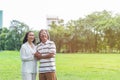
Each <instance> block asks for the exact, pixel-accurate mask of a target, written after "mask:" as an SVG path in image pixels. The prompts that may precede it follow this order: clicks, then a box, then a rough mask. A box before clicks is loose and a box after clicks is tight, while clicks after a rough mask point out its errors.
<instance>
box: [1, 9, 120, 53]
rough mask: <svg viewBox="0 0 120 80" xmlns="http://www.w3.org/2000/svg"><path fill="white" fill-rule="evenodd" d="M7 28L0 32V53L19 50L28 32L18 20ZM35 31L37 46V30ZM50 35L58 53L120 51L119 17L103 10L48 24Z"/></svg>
mask: <svg viewBox="0 0 120 80" xmlns="http://www.w3.org/2000/svg"><path fill="white" fill-rule="evenodd" d="M10 27H11V29H2V30H1V31H0V33H1V34H0V50H19V48H20V46H21V44H22V40H23V37H24V35H25V33H26V32H27V31H28V30H30V29H29V27H28V26H27V25H26V24H25V23H23V22H20V21H17V20H13V21H12V22H11V26H10ZM34 32H35V37H36V43H38V42H39V37H38V31H34ZM49 32H50V37H51V40H53V41H54V42H55V44H56V47H57V48H56V49H57V52H63V53H65V52H69V53H74V52H113V53H114V52H120V14H115V15H113V14H112V13H111V12H109V11H106V10H104V11H101V12H93V13H91V14H89V15H87V16H85V17H84V18H79V19H78V20H70V21H68V22H67V23H66V24H65V23H64V20H62V19H60V20H59V21H58V23H55V22H53V23H52V24H51V25H50V28H49ZM13 42H14V44H13Z"/></svg>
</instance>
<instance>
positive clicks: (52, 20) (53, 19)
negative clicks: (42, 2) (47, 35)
mask: <svg viewBox="0 0 120 80" xmlns="http://www.w3.org/2000/svg"><path fill="white" fill-rule="evenodd" d="M46 19H47V27H48V29H49V28H50V25H51V24H52V23H55V24H58V21H59V18H58V17H56V16H47V18H46Z"/></svg>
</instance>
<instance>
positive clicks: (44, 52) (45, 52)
mask: <svg viewBox="0 0 120 80" xmlns="http://www.w3.org/2000/svg"><path fill="white" fill-rule="evenodd" d="M39 39H40V43H39V44H38V45H37V51H38V52H39V53H36V54H35V57H36V58H37V59H38V60H39V61H40V67H39V80H56V73H55V71H56V66H55V54H56V46H55V44H54V42H53V41H50V37H49V33H48V31H47V30H43V29H42V30H41V31H40V32H39Z"/></svg>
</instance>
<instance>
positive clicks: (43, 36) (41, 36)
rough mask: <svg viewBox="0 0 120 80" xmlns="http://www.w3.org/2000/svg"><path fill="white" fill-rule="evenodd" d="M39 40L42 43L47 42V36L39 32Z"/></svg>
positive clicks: (44, 32)
mask: <svg viewBox="0 0 120 80" xmlns="http://www.w3.org/2000/svg"><path fill="white" fill-rule="evenodd" d="M40 39H41V41H42V42H43V43H44V42H46V41H47V40H48V35H47V33H46V31H41V32H40Z"/></svg>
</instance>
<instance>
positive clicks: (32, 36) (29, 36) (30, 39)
mask: <svg viewBox="0 0 120 80" xmlns="http://www.w3.org/2000/svg"><path fill="white" fill-rule="evenodd" d="M34 39H35V37H34V33H33V32H29V33H28V37H27V40H28V41H29V42H33V41H34Z"/></svg>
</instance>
